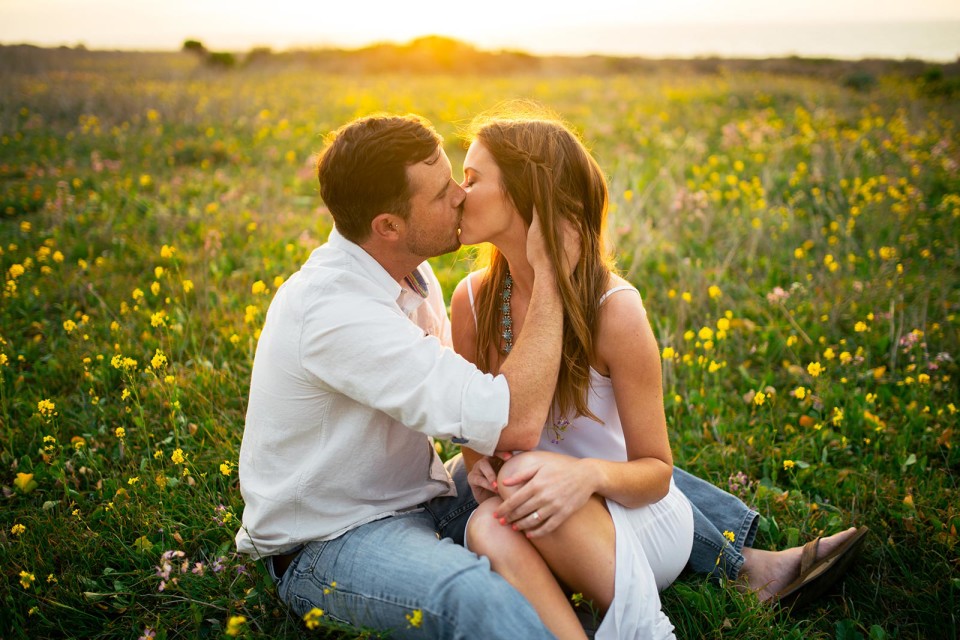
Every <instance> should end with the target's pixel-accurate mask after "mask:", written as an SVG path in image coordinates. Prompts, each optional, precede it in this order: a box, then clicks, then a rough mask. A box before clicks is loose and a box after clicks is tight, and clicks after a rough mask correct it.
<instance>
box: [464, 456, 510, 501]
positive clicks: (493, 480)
mask: <svg viewBox="0 0 960 640" xmlns="http://www.w3.org/2000/svg"><path fill="white" fill-rule="evenodd" d="M491 460H496V461H497V462H499V463H500V464H498V465H497V466H496V467H497V468H496V470H494V465H493V464H492V463H491ZM502 464H503V460H500V459H499V458H490V457H484V458H480V459H479V460H477V462H475V463H474V465H473V468H472V469H471V470H470V473H468V474H467V482H468V483H469V484H470V490H471V491H473V497H474V499H475V500H476V501H477V504H480V503H481V502H483V501H484V500H486V499H488V498H492V497H494V496H496V495H498V494H497V471H499V470H500V465H502Z"/></svg>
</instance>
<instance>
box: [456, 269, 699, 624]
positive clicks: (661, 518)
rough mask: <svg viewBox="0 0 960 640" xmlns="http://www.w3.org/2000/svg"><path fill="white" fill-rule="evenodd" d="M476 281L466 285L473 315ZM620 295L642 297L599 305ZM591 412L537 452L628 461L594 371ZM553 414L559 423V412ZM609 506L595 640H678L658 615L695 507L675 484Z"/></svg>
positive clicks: (609, 393) (688, 539) (686, 547)
mask: <svg viewBox="0 0 960 640" xmlns="http://www.w3.org/2000/svg"><path fill="white" fill-rule="evenodd" d="M471 275H472V274H471ZM472 279H473V278H472V277H468V279H467V293H468V295H469V298H470V307H471V309H473V283H472V282H471V281H472ZM618 291H633V292H636V293H637V294H638V295H639V292H637V290H636V289H634V288H633V287H628V286H621V287H615V288H613V289H610V290H609V291H607V292H606V293H605V294H604V295H603V297H601V298H600V301H599V304H600V305H602V304H603V303H604V301H605V300H606V299H607V297H608V296H610V295H611V294H614V293H616V292H618ZM474 317H476V313H474ZM587 404H588V406H589V407H590V411H592V412H593V413H594V414H595V415H596V416H597V417H598V418H600V420H601V421H602V422H597V421H596V420H593V419H591V418H587V417H583V416H580V417H577V418H574V419H572V420H566V419H564V418H562V417H558V418H557V419H555V420H553V421H552V422H550V423H548V424H547V425H546V426H545V427H544V429H543V434H542V435H541V437H540V444H539V445H538V446H537V449H538V450H540V451H553V452H556V453H562V454H565V455H568V456H574V457H577V458H600V459H605V460H612V461H616V462H624V461H626V460H627V448H626V444H625V442H624V437H623V426H622V425H621V422H620V416H619V414H618V413H617V403H616V399H615V398H614V393H613V383H612V382H611V380H610V378H608V377H606V376H603V375H601V374H599V373H598V372H597V371H595V370H594V369H593V368H592V367H591V368H590V390H589V393H588V398H587ZM553 413H554V415H559V412H558V411H556V408H554V412H553ZM606 503H607V508H608V510H609V511H610V516H611V518H612V519H613V524H614V528H615V530H616V559H615V562H616V571H615V578H614V597H613V602H612V603H611V605H610V609H609V610H608V611H607V614H606V616H604V619H603V621H602V623H601V624H600V627H599V628H598V629H597V632H596V636H595V638H596V639H597V640H615V639H626V638H631V639H633V638H636V639H639V638H645V639H646V638H673V637H675V636H674V633H673V624H672V623H671V622H670V619H669V618H667V616H666V614H665V613H663V610H662V609H661V607H660V595H659V591H660V590H662V589H665V588H666V587H668V586H670V584H672V583H673V581H674V580H676V578H677V576H679V575H680V572H681V571H683V568H684V567H685V566H686V564H687V560H688V559H689V557H690V551H691V549H692V548H693V511H692V510H691V508H690V503H689V502H688V501H687V498H686V496H684V495H683V493H681V492H680V490H679V489H677V487H676V485H675V484H674V482H673V479H672V478H671V480H670V491H669V492H668V493H667V495H666V496H665V497H664V498H663V499H662V500H660V501H659V502H655V503H654V504H649V505H645V506H643V507H637V508H627V507H624V506H623V505H621V504H620V503H618V502H615V501H613V500H610V499H607V500H606Z"/></svg>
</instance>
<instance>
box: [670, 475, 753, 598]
mask: <svg viewBox="0 0 960 640" xmlns="http://www.w3.org/2000/svg"><path fill="white" fill-rule="evenodd" d="M673 480H674V482H676V483H677V487H679V489H680V491H682V492H683V494H684V495H685V496H687V499H688V500H689V501H690V505H691V506H692V507H693V551H691V552H690V560H689V561H688V563H687V566H688V567H689V568H690V569H692V570H693V571H695V572H697V573H706V574H708V575H712V576H714V577H720V576H721V575H723V574H726V576H727V578H729V579H730V580H736V578H737V576H738V575H739V573H740V568H741V567H742V566H743V548H744V547H752V546H753V541H754V538H756V537H757V525H758V524H759V519H760V518H759V514H758V513H757V512H756V511H754V510H752V509H751V508H750V507H748V506H747V505H745V504H744V503H743V501H742V500H740V499H739V498H737V497H736V496H734V495H732V494H729V493H727V492H726V491H724V490H723V489H720V488H719V487H716V486H714V485H713V484H710V483H709V482H707V481H705V480H701V479H700V478H698V477H696V476H693V475H690V474H689V473H687V472H686V471H684V470H683V469H678V468H677V467H674V468H673ZM724 531H731V532H733V535H734V539H733V542H730V541H729V540H727V539H726V538H725V537H724V535H723V532H724Z"/></svg>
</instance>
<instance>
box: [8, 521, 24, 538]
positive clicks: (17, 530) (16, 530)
mask: <svg viewBox="0 0 960 640" xmlns="http://www.w3.org/2000/svg"><path fill="white" fill-rule="evenodd" d="M26 530H27V528H26V527H25V526H23V525H22V524H20V523H19V522H18V523H17V524H15V525H13V527H11V528H10V533H12V534H13V535H15V536H19V535H20V534H22V533H23V532H24V531H26Z"/></svg>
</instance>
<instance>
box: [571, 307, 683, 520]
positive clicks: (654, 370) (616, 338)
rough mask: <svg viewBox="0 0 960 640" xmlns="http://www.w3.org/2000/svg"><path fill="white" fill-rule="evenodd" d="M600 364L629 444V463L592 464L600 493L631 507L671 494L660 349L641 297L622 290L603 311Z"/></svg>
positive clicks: (591, 461)
mask: <svg viewBox="0 0 960 640" xmlns="http://www.w3.org/2000/svg"><path fill="white" fill-rule="evenodd" d="M597 366H598V367H599V368H601V369H605V370H602V373H605V374H606V375H609V376H610V380H611V382H612V383H613V392H614V397H615V398H616V402H617V411H618V413H619V414H620V421H621V423H622V424H623V435H624V440H625V442H626V445H627V459H628V460H629V461H630V462H629V463H627V464H623V463H611V462H607V461H604V460H590V461H589V462H590V463H591V464H592V465H593V467H594V473H595V476H596V483H597V488H596V492H597V493H599V494H600V495H602V496H605V497H607V498H611V499H613V500H616V501H617V502H619V503H620V504H622V505H624V506H627V507H637V506H641V505H644V504H650V503H653V502H656V501H658V500H660V499H661V498H663V497H664V496H665V495H667V492H668V491H669V489H670V478H671V476H672V474H673V456H672V454H671V453H670V441H669V439H668V436H667V419H666V415H665V413H664V408H663V379H662V376H661V371H660V348H659V346H658V345H657V339H656V337H655V336H654V334H653V329H651V327H650V322H649V320H648V319H647V314H646V311H645V310H644V308H643V302H642V301H641V299H640V296H638V295H636V294H635V293H633V292H629V291H622V292H618V293H616V294H614V295H612V296H610V297H609V298H608V299H607V301H606V303H605V304H604V305H603V308H602V309H601V311H600V327H599V332H598V336H597Z"/></svg>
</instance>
